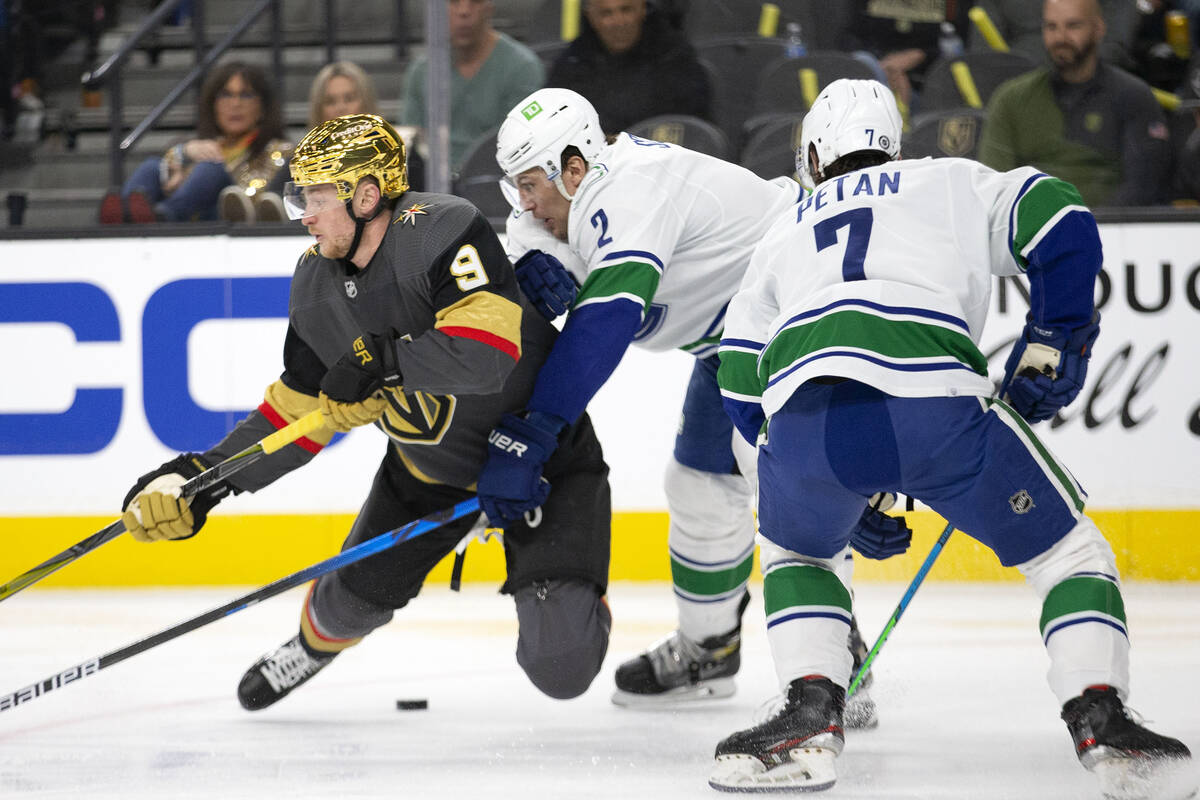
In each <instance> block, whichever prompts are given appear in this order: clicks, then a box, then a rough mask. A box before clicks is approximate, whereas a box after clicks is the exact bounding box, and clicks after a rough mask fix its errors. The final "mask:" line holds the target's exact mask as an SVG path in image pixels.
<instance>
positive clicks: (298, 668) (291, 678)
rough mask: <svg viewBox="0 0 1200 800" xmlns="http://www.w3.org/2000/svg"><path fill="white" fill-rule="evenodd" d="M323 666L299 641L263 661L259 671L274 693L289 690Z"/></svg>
mask: <svg viewBox="0 0 1200 800" xmlns="http://www.w3.org/2000/svg"><path fill="white" fill-rule="evenodd" d="M323 666H324V663H323V662H322V661H319V660H317V659H315V658H313V657H312V656H311V655H309V654H308V651H307V650H305V649H304V646H303V645H301V644H300V642H299V641H292V642H288V643H287V644H285V645H284V646H283V647H281V648H279V649H278V650H276V651H275V652H274V653H272V654H271V655H270V656H269V657H267V658H266V659H265V660H264V661H263V665H262V667H260V668H259V671H260V672H262V676H263V677H264V678H266V679H267V683H269V684H271V688H272V689H274V690H275V691H276V692H279V691H282V690H283V689H288V688H291V687H292V686H295V685H296V684H297V683H299V682H300V681H302V680H304V679H305V678H307V677H308V676H309V675H312V674H313V673H314V672H316V671H317V670H319V669H320V668H321V667H323Z"/></svg>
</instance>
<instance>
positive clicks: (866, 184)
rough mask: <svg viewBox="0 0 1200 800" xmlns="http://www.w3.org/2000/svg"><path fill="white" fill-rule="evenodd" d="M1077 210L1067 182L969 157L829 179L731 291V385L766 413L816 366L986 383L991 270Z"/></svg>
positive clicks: (884, 377) (925, 385) (956, 385)
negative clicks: (984, 338) (983, 346)
mask: <svg viewBox="0 0 1200 800" xmlns="http://www.w3.org/2000/svg"><path fill="white" fill-rule="evenodd" d="M1073 213H1079V214H1086V215H1088V217H1089V218H1090V212H1089V211H1088V210H1087V208H1086V207H1084V206H1083V205H1082V201H1081V200H1080V198H1079V194H1078V192H1076V191H1075V189H1074V187H1072V186H1071V185H1070V184H1068V183H1065V182H1063V181H1060V180H1058V179H1056V178H1052V177H1050V176H1047V175H1044V174H1042V173H1039V172H1037V171H1036V170H1034V169H1032V168H1022V169H1017V170H1013V171H1011V172H1005V173H1000V172H996V171H994V170H992V169H989V168H988V167H985V166H983V165H982V164H979V163H977V162H975V161H969V160H965V159H949V158H947V159H937V160H933V159H922V160H916V161H893V162H888V163H887V164H883V165H881V166H877V167H872V168H869V169H863V170H859V171H856V172H852V173H850V174H848V175H843V176H841V177H838V178H835V179H831V180H828V181H825V182H824V183H822V184H821V185H820V186H818V187H817V190H816V191H815V192H814V193H813V194H812V195H810V196H809V197H807V198H805V199H804V200H803V201H802V202H801V203H800V204H799V205H798V206H796V208H795V209H793V210H791V211H789V212H787V213H785V214H783V215H781V217H780V218H779V219H778V220H777V221H776V223H775V225H774V226H773V227H772V228H771V230H770V232H769V233H768V234H767V236H766V237H765V238H764V239H763V242H762V244H761V245H760V246H759V248H758V250H757V251H756V252H755V254H754V257H753V259H752V260H751V264H750V268H749V270H748V271H747V273H746V277H745V280H744V281H743V283H742V287H741V289H740V291H739V293H738V294H737V295H736V296H735V297H734V299H733V301H732V302H731V303H730V306H729V313H728V315H727V319H726V324H725V334H724V337H723V339H722V342H721V348H720V353H721V369H720V373H719V381H720V384H721V389H722V394H723V395H724V396H726V397H727V398H729V399H731V400H735V401H738V402H743V403H746V402H750V403H754V402H760V401H761V403H762V407H763V411H764V412H765V413H766V414H767V415H768V416H769V415H770V414H772V413H774V412H775V411H777V410H778V409H779V408H780V407H781V406H782V405H783V404H784V403H785V402H786V401H787V399H788V398H789V397H790V396H791V394H792V393H793V392H794V391H795V390H796V389H797V388H798V387H799V386H800V385H801V384H802V383H804V382H805V381H808V380H810V379H812V378H815V377H818V376H839V377H845V378H850V379H853V380H857V381H861V382H863V383H867V384H870V385H872V386H875V387H876V388H878V389H880V390H882V391H884V392H887V393H888V394H891V395H895V396H900V397H934V396H955V395H977V396H987V395H990V394H991V393H992V391H993V386H992V384H991V381H990V380H989V379H988V377H987V362H986V359H985V358H984V356H983V354H982V353H981V352H980V350H979V348H978V342H979V336H980V334H981V332H982V329H983V323H984V319H985V317H986V315H987V310H988V306H989V302H990V295H991V288H992V282H993V281H992V276H993V275H1015V274H1019V273H1021V272H1023V271H1024V270H1025V269H1026V267H1027V265H1028V263H1030V261H1032V260H1034V259H1033V255H1032V254H1034V252H1035V251H1036V250H1037V248H1038V246H1039V243H1041V242H1043V241H1044V240H1046V237H1047V236H1048V235H1050V234H1051V233H1052V232H1053V231H1054V230H1055V228H1056V227H1057V226H1059V225H1060V224H1061V223H1062V222H1063V220H1064V219H1065V218H1066V217H1067V216H1068V215H1070V214H1073ZM1070 230H1071V226H1069V225H1065V226H1063V227H1062V229H1061V231H1068V233H1067V234H1061V231H1060V235H1059V236H1057V237H1054V238H1053V240H1052V244H1051V245H1050V247H1052V248H1053V249H1054V250H1055V252H1058V250H1059V249H1060V248H1062V247H1063V243H1062V242H1061V241H1060V240H1061V239H1062V237H1063V235H1067V236H1069V235H1071V234H1070V233H1069V231H1070ZM1067 244H1068V246H1069V244H1070V243H1069V242H1068V243H1067Z"/></svg>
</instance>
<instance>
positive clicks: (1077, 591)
mask: <svg viewBox="0 0 1200 800" xmlns="http://www.w3.org/2000/svg"><path fill="white" fill-rule="evenodd" d="M1083 611H1099V612H1101V613H1103V614H1107V615H1108V616H1110V617H1115V618H1116V619H1119V620H1121V623H1122V624H1124V623H1125V603H1124V601H1123V600H1122V599H1121V590H1120V589H1118V588H1117V585H1116V584H1115V583H1113V582H1112V581H1107V580H1105V579H1103V578H1086V577H1078V578H1067V579H1066V580H1065V581H1063V582H1062V583H1060V584H1058V585H1057V586H1055V587H1054V588H1053V589H1051V590H1050V593H1049V594H1048V595H1046V600H1045V602H1044V603H1042V619H1041V622H1040V623H1039V625H1040V626H1041V631H1042V635H1043V636H1045V635H1046V627H1047V626H1048V625H1049V624H1050V623H1051V622H1053V621H1054V620H1056V619H1058V618H1060V617H1065V616H1067V615H1068V614H1078V613H1080V612H1083Z"/></svg>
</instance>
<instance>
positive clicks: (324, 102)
mask: <svg viewBox="0 0 1200 800" xmlns="http://www.w3.org/2000/svg"><path fill="white" fill-rule="evenodd" d="M378 113H379V101H378V100H376V95H375V83H374V82H373V81H372V80H371V76H370V75H368V74H367V73H366V72H365V71H363V68H362V67H360V66H359V65H358V64H355V63H354V62H353V61H334V62H333V63H331V64H326V65H325V66H323V67H321V71H320V72H318V73H317V77H315V78H313V82H312V86H311V87H310V88H309V92H308V127H309V129H310V130H311V129H313V128H315V127H317V126H318V125H320V124H321V123H322V122H325V121H327V120H331V119H333V118H334V117H341V116H345V115H346V114H378Z"/></svg>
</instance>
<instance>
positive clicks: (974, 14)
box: [967, 6, 1008, 53]
mask: <svg viewBox="0 0 1200 800" xmlns="http://www.w3.org/2000/svg"><path fill="white" fill-rule="evenodd" d="M967 16H968V17H970V18H971V22H974V23H975V27H976V28H978V29H979V33H980V34H981V35H982V36H983V39H984V41H986V42H987V43H988V44H989V45H991V48H992V49H993V50H999V51H1000V52H1001V53H1007V52H1008V42H1006V41H1004V37H1003V36H1001V35H1000V31H998V30H996V26H995V24H994V23H993V22H992V18H991V17H989V16H988V13H987V12H986V11H984V10H983V9H982V8H980V7H979V6H975V7H974V8H972V9H971V10H970V11H968V12H967Z"/></svg>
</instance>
